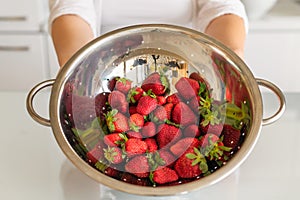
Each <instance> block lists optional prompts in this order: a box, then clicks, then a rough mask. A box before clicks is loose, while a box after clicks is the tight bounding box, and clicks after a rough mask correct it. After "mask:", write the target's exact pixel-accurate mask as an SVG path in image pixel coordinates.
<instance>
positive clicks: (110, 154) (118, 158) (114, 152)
mask: <svg viewBox="0 0 300 200" xmlns="http://www.w3.org/2000/svg"><path fill="white" fill-rule="evenodd" d="M104 157H105V158H106V160H107V161H108V162H109V163H112V164H120V163H121V162H123V155H122V150H121V149H120V148H119V147H107V148H106V149H104Z"/></svg>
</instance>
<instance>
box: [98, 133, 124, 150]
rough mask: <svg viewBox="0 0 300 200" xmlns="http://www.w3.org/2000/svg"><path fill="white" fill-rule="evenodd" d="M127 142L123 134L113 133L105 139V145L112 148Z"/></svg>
mask: <svg viewBox="0 0 300 200" xmlns="http://www.w3.org/2000/svg"><path fill="white" fill-rule="evenodd" d="M126 140H127V138H125V136H124V135H123V134H121V133H111V134H108V135H105V136H104V137H103V141H104V143H105V144H106V145H108V146H111V147H116V146H121V144H122V143H125V142H126Z"/></svg>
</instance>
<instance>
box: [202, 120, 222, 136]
mask: <svg viewBox="0 0 300 200" xmlns="http://www.w3.org/2000/svg"><path fill="white" fill-rule="evenodd" d="M199 128H200V130H201V133H202V134H203V135H204V134H207V133H212V134H215V135H216V136H220V135H221V133H222V130H223V124H222V123H221V124H210V123H209V124H208V125H206V126H204V125H203V124H202V123H200V126H199Z"/></svg>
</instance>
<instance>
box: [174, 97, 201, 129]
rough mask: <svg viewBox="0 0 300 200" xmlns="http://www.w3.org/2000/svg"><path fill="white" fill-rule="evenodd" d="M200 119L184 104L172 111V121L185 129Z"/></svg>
mask: <svg viewBox="0 0 300 200" xmlns="http://www.w3.org/2000/svg"><path fill="white" fill-rule="evenodd" d="M198 120H199V119H198V117H197V116H196V115H195V113H194V112H193V111H192V110H191V109H190V108H189V107H188V105H186V104H185V103H183V102H179V103H178V104H176V105H175V106H174V108H173V111H172V121H173V122H175V123H176V124H180V125H181V126H183V127H185V126H187V125H190V124H196V123H197V121H198Z"/></svg>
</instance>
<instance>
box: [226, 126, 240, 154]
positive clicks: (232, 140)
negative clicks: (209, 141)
mask: <svg viewBox="0 0 300 200" xmlns="http://www.w3.org/2000/svg"><path fill="white" fill-rule="evenodd" d="M222 135H223V143H224V146H226V147H230V148H232V149H236V148H237V147H238V145H239V142H240V138H241V131H240V130H238V129H235V128H234V127H232V126H231V125H228V124H225V125H224V127H223V131H222Z"/></svg>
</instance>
